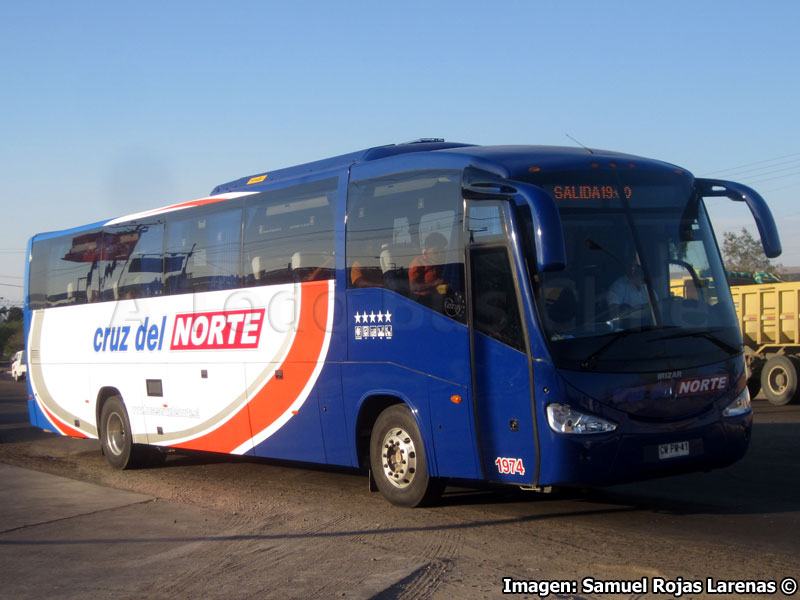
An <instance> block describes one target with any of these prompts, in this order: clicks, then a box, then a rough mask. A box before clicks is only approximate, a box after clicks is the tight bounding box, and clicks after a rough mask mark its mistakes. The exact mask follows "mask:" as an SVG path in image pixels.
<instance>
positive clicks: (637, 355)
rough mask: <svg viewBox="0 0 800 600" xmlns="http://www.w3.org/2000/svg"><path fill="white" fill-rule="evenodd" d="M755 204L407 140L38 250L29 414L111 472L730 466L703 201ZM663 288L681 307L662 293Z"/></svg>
mask: <svg viewBox="0 0 800 600" xmlns="http://www.w3.org/2000/svg"><path fill="white" fill-rule="evenodd" d="M707 197H727V198H730V199H731V200H735V201H744V202H745V203H747V205H748V206H749V207H750V209H751V211H752V213H753V215H754V217H755V220H756V222H757V224H758V228H759V232H760V234H761V238H762V243H763V246H764V250H765V252H766V254H767V256H769V257H774V256H777V255H778V254H780V251H781V248H780V241H779V239H778V235H777V230H776V227H775V223H774V221H773V218H772V216H771V214H770V212H769V210H768V208H767V206H766V204H765V203H764V201H763V200H762V198H761V197H760V196H759V195H758V194H757V193H755V192H754V191H753V190H751V189H749V188H747V187H745V186H742V185H740V184H736V183H733V182H727V181H716V180H708V179H698V178H695V177H693V176H692V175H691V174H690V173H689V172H687V171H685V170H683V169H681V168H678V167H675V166H673V165H670V164H666V163H663V162H657V161H654V160H650V159H645V158H640V157H637V156H629V155H625V154H619V153H613V152H606V151H599V150H591V151H588V150H586V149H572V148H557V147H541V146H503V147H481V146H473V145H466V144H455V143H446V142H444V141H442V140H421V141H419V142H413V143H408V144H399V145H391V146H385V147H378V148H372V149H368V150H364V151H361V152H356V153H352V154H347V155H343V156H338V157H335V158H331V159H327V160H322V161H318V162H313V163H309V164H305V165H301V166H297V167H293V168H288V169H283V170H277V171H271V172H265V173H259V174H256V175H253V176H249V177H244V178H242V179H239V180H236V181H232V182H230V183H226V184H223V185H220V186H218V187H216V188H215V189H214V190H213V191H212V193H211V195H210V196H208V197H206V198H202V199H199V200H196V201H192V202H185V203H182V204H176V205H173V206H169V207H166V208H162V209H158V210H152V211H148V212H143V213H138V214H133V215H128V216H125V217H122V218H116V219H113V220H107V221H100V222H97V223H93V224H91V225H87V226H83V227H77V228H75V229H70V230H66V231H59V232H53V233H44V234H40V235H36V236H34V237H33V238H32V239H31V240H30V243H29V247H28V256H29V261H28V270H27V277H26V281H27V289H26V306H25V327H26V336H27V349H28V356H29V377H28V381H29V386H30V391H29V393H30V397H29V409H30V419H31V422H32V423H33V424H34V425H36V426H38V427H41V428H43V429H47V430H51V431H55V432H58V433H61V434H64V435H68V436H78V437H85V438H99V439H100V440H101V442H102V448H103V452H104V454H105V456H106V457H107V459H108V461H109V462H110V463H111V465H112V466H114V467H116V468H121V469H124V468H129V467H132V466H135V465H141V464H143V463H146V462H148V461H152V460H154V459H157V458H158V457H159V456H162V455H163V452H164V451H165V450H168V449H197V450H205V451H213V452H224V453H233V454H246V455H254V456H259V457H270V458H277V459H285V460H290V461H298V462H305V463H325V464H330V465H344V466H348V467H353V468H358V469H362V470H363V471H364V472H369V473H370V477H371V481H372V482H373V483H374V484H376V485H377V488H378V489H380V491H381V492H382V493H383V494H384V496H385V497H386V498H387V499H388V500H389V501H390V502H392V503H394V504H398V505H404V506H417V505H420V504H423V503H426V502H431V501H433V500H434V499H435V498H436V497H437V494H439V493H440V492H441V491H442V489H443V487H444V484H445V483H446V482H447V481H448V480H452V479H455V480H481V481H491V482H500V483H506V484H513V485H517V486H521V487H524V488H527V489H533V490H546V489H547V488H549V487H551V486H557V485H605V484H613V483H618V482H623V481H632V480H638V479H643V478H649V477H656V476H662V475H668V474H675V473H685V472H689V471H696V470H707V469H712V468H717V467H724V466H726V465H729V464H731V463H733V462H734V461H736V460H738V459H739V458H741V457H742V456H743V455H744V453H745V451H746V449H747V446H748V442H749V438H750V431H751V424H752V412H751V408H750V398H749V395H748V391H747V386H746V374H745V362H744V358H743V354H742V339H741V334H740V331H739V328H738V326H737V321H736V313H735V311H734V307H733V304H732V301H731V295H730V291H729V289H728V285H727V282H726V279H725V272H724V270H723V266H722V262H721V259H720V253H719V249H718V246H717V243H716V241H715V238H714V234H713V231H712V228H711V224H710V223H709V218H708V215H707V212H706V208H705V205H704V198H707ZM675 282H679V283H680V289H681V293H680V294H678V293H675Z"/></svg>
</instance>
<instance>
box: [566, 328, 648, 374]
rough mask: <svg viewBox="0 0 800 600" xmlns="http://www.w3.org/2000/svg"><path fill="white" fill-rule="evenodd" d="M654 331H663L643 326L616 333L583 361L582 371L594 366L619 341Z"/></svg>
mask: <svg viewBox="0 0 800 600" xmlns="http://www.w3.org/2000/svg"><path fill="white" fill-rule="evenodd" d="M654 329H661V327H659V326H657V325H643V326H641V327H634V328H633V329H623V330H622V331H616V332H614V334H613V335H614V337H612V338H611V339H610V340H608V341H607V342H606V343H605V344H603V345H602V346H600V347H599V348H598V349H597V350H595V351H594V352H592V353H591V354H590V355H589V356H588V357H586V358H585V359H584V360H582V361H581V369H588V368H590V367H591V366H592V364H593V363H594V361H596V360H597V357H598V356H600V355H601V354H602V353H603V352H605V351H606V350H608V349H609V348H610V347H611V346H613V345H614V344H616V343H617V342H618V341H619V340H621V339H622V338H624V337H628V336H629V335H631V334H634V333H642V332H643V331H653V330H654Z"/></svg>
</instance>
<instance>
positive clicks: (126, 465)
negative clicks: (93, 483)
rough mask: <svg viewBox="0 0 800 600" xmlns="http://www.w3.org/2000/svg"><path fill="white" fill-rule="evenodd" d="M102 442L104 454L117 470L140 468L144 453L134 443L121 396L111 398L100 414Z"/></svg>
mask: <svg viewBox="0 0 800 600" xmlns="http://www.w3.org/2000/svg"><path fill="white" fill-rule="evenodd" d="M100 441H101V444H102V447H103V454H104V455H105V457H106V460H107V461H108V464H110V465H111V466H112V467H114V468H115V469H133V468H135V467H137V466H139V459H140V457H141V455H142V453H143V451H142V448H141V447H140V446H139V445H138V444H134V443H133V434H132V432H131V423H130V420H129V419H128V411H127V410H125V404H124V403H123V402H122V398H121V397H120V396H111V397H110V398H109V399H108V400H106V403H105V404H104V405H103V410H102V412H101V413H100Z"/></svg>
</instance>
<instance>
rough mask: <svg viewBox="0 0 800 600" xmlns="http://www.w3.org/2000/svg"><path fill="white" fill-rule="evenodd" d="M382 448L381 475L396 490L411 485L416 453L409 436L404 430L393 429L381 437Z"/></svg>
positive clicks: (414, 471)
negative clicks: (382, 474)
mask: <svg viewBox="0 0 800 600" xmlns="http://www.w3.org/2000/svg"><path fill="white" fill-rule="evenodd" d="M382 448H383V452H382V454H381V457H382V463H383V473H384V475H386V479H388V480H389V481H390V482H391V483H392V485H393V486H395V487H398V488H405V487H408V486H409V485H411V482H412V481H414V474H415V473H416V472H417V452H416V449H415V448H414V440H412V439H411V436H410V435H409V434H408V433H407V432H406V431H405V430H403V429H401V428H399V427H394V428H392V429H390V430H389V431H388V432H387V433H386V435H385V436H384V437H383V444H382Z"/></svg>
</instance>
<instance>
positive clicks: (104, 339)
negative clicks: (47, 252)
mask: <svg viewBox="0 0 800 600" xmlns="http://www.w3.org/2000/svg"><path fill="white" fill-rule="evenodd" d="M263 324H264V309H263V308H258V309H252V310H249V309H246V310H221V311H215V312H201V313H183V314H179V315H175V319H174V321H173V327H172V339H171V340H170V341H169V349H170V350H241V349H247V348H258V342H259V339H260V338H261V327H262V325H263ZM166 327H167V317H166V316H165V317H162V318H161V321H160V322H159V321H158V320H157V319H154V320H153V321H152V322H151V321H150V317H146V318H145V320H144V322H143V323H142V324H141V325H139V327H135V326H131V325H122V326H116V327H98V328H97V329H95V332H94V336H93V338H92V347H93V348H94V351H95V352H128V351H131V350H132V351H136V352H143V351H145V350H148V351H150V352H153V351H157V350H161V349H162V348H163V346H164V336H165V330H166Z"/></svg>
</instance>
